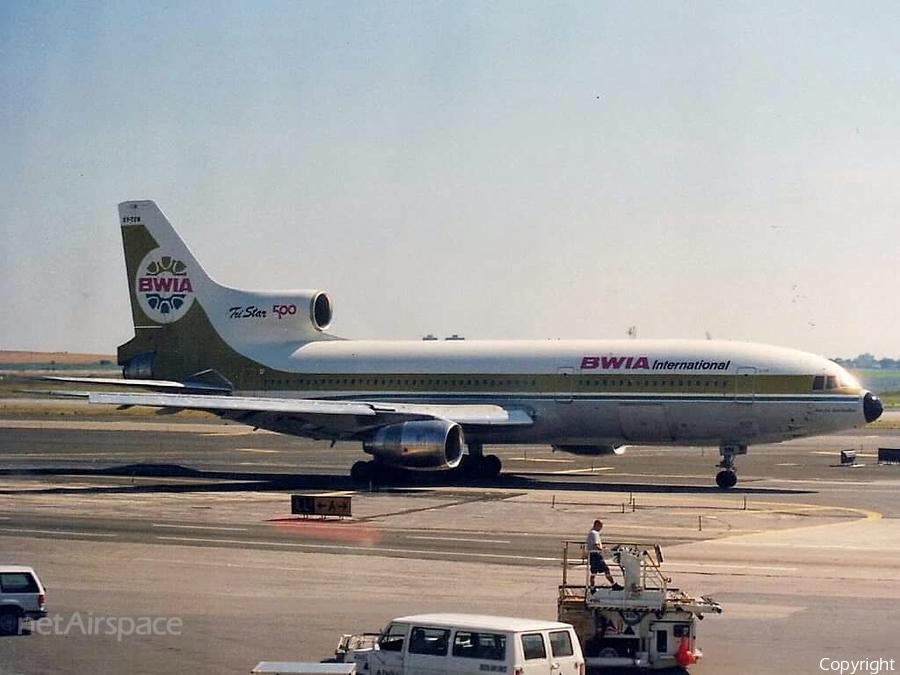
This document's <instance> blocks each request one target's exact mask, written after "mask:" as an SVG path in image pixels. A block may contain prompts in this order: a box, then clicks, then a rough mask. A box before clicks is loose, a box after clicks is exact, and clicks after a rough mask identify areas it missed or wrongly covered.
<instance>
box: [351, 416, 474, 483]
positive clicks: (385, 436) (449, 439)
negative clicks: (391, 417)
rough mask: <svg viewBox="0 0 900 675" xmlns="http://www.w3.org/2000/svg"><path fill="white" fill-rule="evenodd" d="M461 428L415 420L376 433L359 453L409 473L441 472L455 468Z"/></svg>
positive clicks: (462, 442) (460, 448)
mask: <svg viewBox="0 0 900 675" xmlns="http://www.w3.org/2000/svg"><path fill="white" fill-rule="evenodd" d="M463 445H465V440H464V439H463V431H462V427H460V426H459V425H458V424H456V423H455V422H451V421H449V420H416V421H413V422H402V423H400V424H391V425H389V426H386V427H381V428H380V429H377V430H376V431H375V433H374V435H373V436H372V437H371V438H370V439H369V440H367V441H365V442H364V443H363V450H365V451H366V452H368V453H369V454H370V455H372V456H373V457H375V458H376V459H377V460H378V461H380V462H383V463H384V464H388V465H390V466H396V467H402V468H404V469H411V470H413V471H443V470H446V469H453V468H456V467H457V466H459V463H460V461H461V460H462V456H463Z"/></svg>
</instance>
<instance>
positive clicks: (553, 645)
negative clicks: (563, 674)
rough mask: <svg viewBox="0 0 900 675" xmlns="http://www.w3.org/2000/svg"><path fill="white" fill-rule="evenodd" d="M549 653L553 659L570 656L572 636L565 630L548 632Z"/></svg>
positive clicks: (571, 652)
mask: <svg viewBox="0 0 900 675" xmlns="http://www.w3.org/2000/svg"><path fill="white" fill-rule="evenodd" d="M550 652H551V653H552V654H553V656H554V657H557V656H572V654H574V653H575V651H574V650H573V649H572V636H571V635H569V631H567V630H555V631H550Z"/></svg>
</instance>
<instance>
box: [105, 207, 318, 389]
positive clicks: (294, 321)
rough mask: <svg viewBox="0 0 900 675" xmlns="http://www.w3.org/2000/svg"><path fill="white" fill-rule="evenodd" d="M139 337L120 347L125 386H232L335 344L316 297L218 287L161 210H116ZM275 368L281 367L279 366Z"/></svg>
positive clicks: (304, 292) (306, 293)
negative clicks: (304, 348) (216, 381)
mask: <svg viewBox="0 0 900 675" xmlns="http://www.w3.org/2000/svg"><path fill="white" fill-rule="evenodd" d="M119 222H120V225H121V228H122V243H123V246H124V250H125V267H126V270H127V273H128V287H129V297H130V299H131V313H132V319H133V322H134V331H135V337H134V338H133V339H132V340H130V341H129V342H127V343H125V344H123V345H121V346H120V347H119V356H118V360H119V364H120V365H122V366H123V367H124V375H125V377H126V378H128V379H131V378H141V379H166V380H176V381H186V380H189V379H192V378H199V377H200V376H201V374H205V377H209V374H210V373H216V375H217V377H218V378H221V379H222V380H225V381H228V382H235V381H236V380H237V378H238V377H240V374H241V373H242V372H247V371H248V369H251V370H252V369H258V366H259V365H260V363H265V362H266V361H267V359H268V360H270V361H271V360H272V357H273V355H274V354H275V353H276V352H278V353H279V354H280V355H281V356H283V354H284V353H285V351H286V350H289V349H290V350H293V349H296V347H297V346H299V344H301V343H303V342H309V341H312V340H320V339H333V338H332V336H330V335H328V334H327V333H325V332H324V331H325V330H326V329H327V327H328V325H329V324H330V322H331V316H332V305H331V300H330V299H329V297H328V296H327V295H326V294H325V293H321V292H319V291H310V290H301V291H250V290H239V289H234V288H229V287H226V286H223V285H221V284H219V283H217V282H215V281H214V280H213V279H212V278H210V276H209V275H208V274H207V273H206V271H205V270H204V269H203V267H202V266H201V265H200V264H199V263H198V262H197V260H196V258H195V257H194V255H193V254H192V253H191V251H190V249H188V247H187V245H185V243H184V241H182V239H181V237H179V236H178V233H177V232H176V231H175V229H174V228H173V227H172V225H171V224H170V223H169V221H168V219H167V218H166V217H165V215H163V213H162V211H161V210H160V209H159V207H157V205H156V204H155V203H154V202H152V201H149V200H142V201H128V202H123V203H121V204H119ZM275 360H278V359H275Z"/></svg>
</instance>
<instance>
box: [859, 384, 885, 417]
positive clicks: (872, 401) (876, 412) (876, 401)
mask: <svg viewBox="0 0 900 675" xmlns="http://www.w3.org/2000/svg"><path fill="white" fill-rule="evenodd" d="M883 412H884V404H883V403H882V402H881V399H880V398H878V397H877V396H876V395H875V394H873V393H872V392H871V391H869V392H866V395H865V396H864V397H863V415H864V416H865V418H866V422H874V421H875V420H877V419H878V418H879V417H881V413H883Z"/></svg>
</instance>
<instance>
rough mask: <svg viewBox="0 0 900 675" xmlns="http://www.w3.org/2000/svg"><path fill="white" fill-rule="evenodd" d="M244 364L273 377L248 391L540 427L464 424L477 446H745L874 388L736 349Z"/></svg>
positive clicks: (815, 428) (812, 426) (582, 345)
mask: <svg viewBox="0 0 900 675" xmlns="http://www.w3.org/2000/svg"><path fill="white" fill-rule="evenodd" d="M244 355H245V356H248V357H250V358H252V359H253V360H255V361H256V362H258V363H260V364H261V366H262V367H263V369H271V372H272V373H273V375H272V377H271V378H266V376H265V375H263V376H262V383H263V385H262V389H258V388H257V389H254V390H252V391H247V390H245V391H242V392H241V393H242V394H244V395H265V396H279V397H281V396H284V397H301V398H327V399H333V398H340V399H347V398H353V399H357V400H363V401H366V400H377V401H392V402H403V403H420V404H421V403H432V404H474V403H491V404H497V405H501V406H503V407H504V408H506V409H520V410H524V411H526V412H527V413H528V414H529V415H530V416H531V417H532V419H533V420H534V423H533V424H532V425H530V426H508V427H488V426H485V427H483V428H477V427H476V428H472V429H469V428H467V432H466V434H467V438H468V439H469V440H470V441H475V442H481V443H520V442H525V443H532V442H533V443H551V444H554V445H573V446H575V445H606V444H609V445H620V444H626V443H634V444H639V443H640V444H644V443H651V444H692V445H721V444H738V445H747V444H750V443H759V442H775V441H781V440H786V439H790V438H795V437H799V436H807V435H814V434H820V433H824V432H830V431H834V430H840V429H846V428H851V427H853V426H857V425H861V424H864V423H865V419H864V415H863V402H862V401H863V396H864V395H865V393H866V392H865V391H864V390H863V389H862V388H861V387H860V386H859V384H858V383H856V382H855V380H854V379H853V378H852V377H851V376H850V375H849V374H848V373H847V372H846V371H845V370H843V369H842V368H841V367H840V366H838V365H837V364H835V363H833V362H831V361H829V360H827V359H824V358H822V357H818V356H815V355H812V354H808V353H805V352H801V351H796V350H791V349H784V348H778V347H770V346H763V345H756V344H747V343H738V342H722V341H687V340H686V341H678V340H660V341H646V340H621V341H590V340H584V341H580V340H576V341H553V340H546V341H496V342H495V341H490V342H488V341H468V340H465V341H421V342H418V341H416V342H413V341H407V342H399V341H365V340H362V341H359V340H352V341H351V340H326V341H319V342H312V343H308V344H305V345H303V346H302V347H300V348H297V349H295V350H290V351H288V350H283V349H280V350H279V349H274V348H271V347H268V348H267V349H266V351H265V352H262V353H260V352H257V351H256V350H250V353H245V354H244ZM275 373H277V375H275ZM254 384H255V386H256V387H259V384H258V383H256V382H254Z"/></svg>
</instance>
